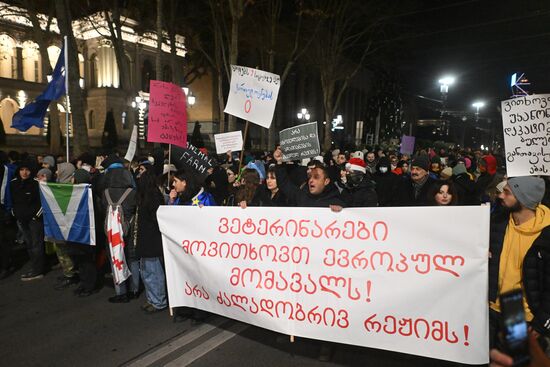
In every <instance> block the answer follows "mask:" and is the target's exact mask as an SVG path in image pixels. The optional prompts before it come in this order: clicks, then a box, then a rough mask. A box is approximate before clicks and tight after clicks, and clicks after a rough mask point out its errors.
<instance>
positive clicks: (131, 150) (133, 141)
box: [124, 125, 138, 162]
mask: <svg viewBox="0 0 550 367" xmlns="http://www.w3.org/2000/svg"><path fill="white" fill-rule="evenodd" d="M137 134H138V129H137V125H134V128H133V129H132V135H131V136H130V141H129V142H128V150H127V151H126V155H125V156H124V159H126V160H127V161H128V162H131V161H132V159H134V155H136V147H137Z"/></svg>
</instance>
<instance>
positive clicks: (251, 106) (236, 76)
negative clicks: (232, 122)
mask: <svg viewBox="0 0 550 367" xmlns="http://www.w3.org/2000/svg"><path fill="white" fill-rule="evenodd" d="M280 85H281V78H280V77H279V75H277V74H272V73H268V72H266V71H262V70H258V69H252V68H248V67H246V66H237V65H231V84H230V87H229V97H228V98H227V105H226V106H225V111H224V112H225V113H228V114H230V115H233V116H237V117H239V118H242V119H243V120H247V121H250V122H253V123H255V124H257V125H260V126H262V127H265V128H266V129H269V127H270V126H271V121H272V120H273V112H274V111H275V105H276V104H277V96H278V95H279V88H280Z"/></svg>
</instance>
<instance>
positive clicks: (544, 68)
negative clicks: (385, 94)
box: [396, 0, 550, 114]
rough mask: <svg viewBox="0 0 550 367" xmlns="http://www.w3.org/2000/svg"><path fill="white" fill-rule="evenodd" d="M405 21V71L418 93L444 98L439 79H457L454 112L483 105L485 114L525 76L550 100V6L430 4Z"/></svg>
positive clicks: (458, 0) (471, 1)
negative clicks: (519, 74) (478, 101)
mask: <svg viewBox="0 0 550 367" xmlns="http://www.w3.org/2000/svg"><path fill="white" fill-rule="evenodd" d="M400 22H401V23H402V24H404V25H405V26H406V27H409V28H408V29H410V32H404V33H403V34H402V35H401V36H398V38H400V40H396V42H403V50H404V53H403V61H402V62H401V63H400V64H399V65H398V70H399V71H400V74H401V75H402V78H403V80H404V82H405V85H406V88H407V90H408V91H409V92H411V93H414V94H420V95H424V96H427V97H430V98H437V99H439V98H440V93H439V85H438V83H437V81H438V79H439V78H440V77H441V76H443V75H444V74H453V75H454V76H455V77H456V78H457V81H456V83H455V85H454V86H452V87H451V88H450V90H449V97H448V101H449V102H448V104H449V107H450V108H454V109H459V110H460V109H462V110H468V109H470V110H471V109H472V107H470V106H471V103H472V102H473V101H474V100H476V99H481V100H485V101H486V102H487V103H488V106H487V108H486V109H485V111H484V113H486V114H494V113H497V111H496V107H497V105H498V104H499V101H500V100H502V99H506V98H508V97H509V96H510V95H511V91H510V86H509V85H510V76H511V74H513V73H514V72H524V73H525V74H526V76H527V77H528V78H529V81H530V82H531V83H532V85H531V87H530V91H531V92H535V93H550V73H549V71H550V67H549V66H550V65H549V61H550V47H549V46H550V1H548V0H523V1H517V0H516V1H512V0H502V1H497V0H468V1H464V0H452V1H427V0H425V1H420V2H419V6H418V7H416V10H414V9H413V10H411V11H409V14H408V15H407V14H406V15H403V16H402V17H400Z"/></svg>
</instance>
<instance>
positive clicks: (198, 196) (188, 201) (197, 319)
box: [168, 169, 216, 325]
mask: <svg viewBox="0 0 550 367" xmlns="http://www.w3.org/2000/svg"><path fill="white" fill-rule="evenodd" d="M172 186H173V189H172V191H170V198H169V199H168V205H190V206H199V207H203V206H215V205H216V202H215V201H214V198H213V196H212V195H211V194H210V193H208V192H206V191H205V190H204V188H202V187H200V186H198V185H197V183H196V179H195V177H194V176H193V175H192V174H190V173H188V172H187V171H186V170H184V169H180V170H178V171H177V172H176V174H175V175H174V182H173V183H172ZM173 311H174V322H178V321H183V320H185V319H187V318H191V319H192V323H193V324H195V325H196V324H200V323H202V322H203V321H204V320H205V319H206V318H207V317H208V313H207V312H205V311H203V310H198V309H190V308H188V307H175V308H174V309H173Z"/></svg>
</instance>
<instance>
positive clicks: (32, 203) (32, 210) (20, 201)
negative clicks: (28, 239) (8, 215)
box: [10, 175, 42, 222]
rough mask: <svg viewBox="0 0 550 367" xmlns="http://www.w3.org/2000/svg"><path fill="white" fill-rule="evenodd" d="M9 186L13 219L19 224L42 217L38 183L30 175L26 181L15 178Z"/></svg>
mask: <svg viewBox="0 0 550 367" xmlns="http://www.w3.org/2000/svg"><path fill="white" fill-rule="evenodd" d="M10 184H11V185H10V188H11V193H12V201H13V214H14V215H15V218H16V219H17V220H18V221H21V222H28V221H30V220H32V219H37V218H39V217H40V216H41V215H42V203H41V202H40V192H39V190H40V189H39V187H38V181H36V180H35V179H34V178H32V175H31V177H30V178H28V179H26V180H23V179H21V177H17V178H15V179H13V180H12V181H11V183H10Z"/></svg>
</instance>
